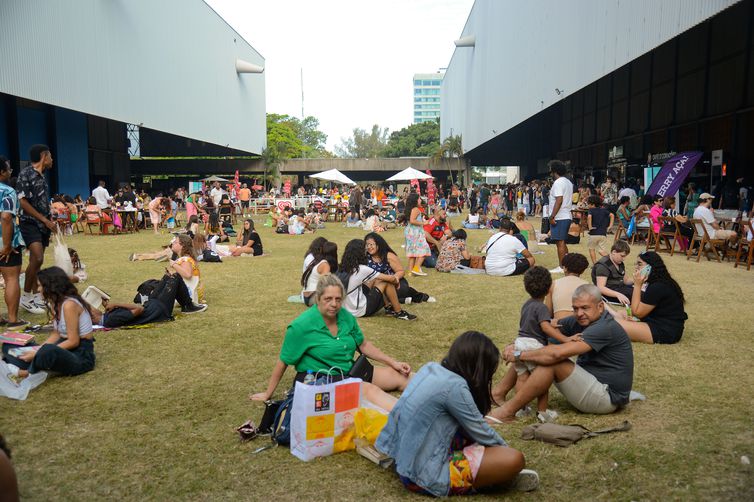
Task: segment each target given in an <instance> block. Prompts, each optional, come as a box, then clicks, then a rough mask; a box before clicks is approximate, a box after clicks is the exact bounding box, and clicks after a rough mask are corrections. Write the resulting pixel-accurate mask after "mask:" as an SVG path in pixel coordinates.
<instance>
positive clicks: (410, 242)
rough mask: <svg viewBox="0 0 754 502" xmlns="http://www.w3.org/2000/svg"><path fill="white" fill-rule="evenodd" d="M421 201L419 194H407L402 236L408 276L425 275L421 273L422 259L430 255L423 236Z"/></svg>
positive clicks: (425, 238)
mask: <svg viewBox="0 0 754 502" xmlns="http://www.w3.org/2000/svg"><path fill="white" fill-rule="evenodd" d="M421 207H422V200H421V197H419V194H415V193H412V194H409V196H408V198H406V210H405V211H404V218H405V222H406V229H405V230H404V231H403V235H404V236H405V238H406V256H407V257H408V273H409V275H419V276H424V275H427V274H426V272H423V271H422V262H423V261H424V258H425V257H427V256H429V255H430V251H429V244H427V237H426V236H425V235H424V223H425V221H424V214H423V213H422V211H421Z"/></svg>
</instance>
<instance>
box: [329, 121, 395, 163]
mask: <svg viewBox="0 0 754 502" xmlns="http://www.w3.org/2000/svg"><path fill="white" fill-rule="evenodd" d="M387 138H388V129H387V128H381V127H380V126H379V125H377V124H374V125H373V126H372V131H371V132H367V131H366V130H364V129H360V128H358V127H357V128H355V129H354V130H353V136H352V137H350V138H341V143H340V145H339V146H336V147H335V153H336V154H337V155H338V156H339V157H345V158H355V159H373V158H376V157H381V156H383V155H384V151H385V147H386V146H387Z"/></svg>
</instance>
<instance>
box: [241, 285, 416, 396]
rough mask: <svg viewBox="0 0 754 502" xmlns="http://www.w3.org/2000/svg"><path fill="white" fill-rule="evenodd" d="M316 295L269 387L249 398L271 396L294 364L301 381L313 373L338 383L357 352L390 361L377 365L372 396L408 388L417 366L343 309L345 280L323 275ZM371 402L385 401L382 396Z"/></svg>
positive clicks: (288, 339)
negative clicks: (381, 345) (387, 349)
mask: <svg viewBox="0 0 754 502" xmlns="http://www.w3.org/2000/svg"><path fill="white" fill-rule="evenodd" d="M314 295H315V299H314V305H312V306H311V307H309V308H308V309H307V310H306V311H304V313H303V314H301V315H300V316H298V317H297V318H296V319H294V320H293V322H291V324H290V325H289V326H288V329H287V330H286V332H285V338H284V339H283V346H282V347H281V349H280V357H279V359H278V360H277V362H276V363H275V366H274V368H273V370H272V375H271V376H270V381H269V384H268V385H267V390H265V391H264V392H258V393H255V394H252V395H250V396H249V398H250V399H251V400H252V401H267V400H268V399H270V396H272V394H273V393H274V392H275V389H276V388H277V386H278V383H280V380H281V379H282V378H283V374H284V373H285V370H286V369H287V368H288V366H295V368H296V371H297V374H296V380H297V381H300V382H302V381H303V380H304V378H305V377H306V375H307V372H308V371H312V372H314V373H315V375H316V374H319V375H331V377H332V378H333V379H334V380H335V381H338V380H340V379H341V375H342V376H345V377H347V376H348V374H349V372H350V371H351V368H352V366H353V365H354V354H355V353H356V351H357V350H358V351H359V352H360V353H361V354H363V355H364V356H366V357H368V358H369V359H371V360H374V361H379V362H381V363H383V364H384V366H375V367H374V371H373V374H372V377H371V383H372V384H374V385H373V386H370V385H366V384H365V395H369V393H370V390H371V389H372V387H375V388H376V390H377V391H379V389H382V390H383V391H387V392H390V391H393V390H403V389H405V388H406V385H407V384H408V378H409V376H410V374H411V366H409V365H408V364H406V363H404V362H399V361H396V360H395V359H393V358H392V357H390V356H388V355H386V354H385V353H383V352H382V351H381V350H380V349H378V348H377V347H376V346H375V345H374V344H372V343H371V342H369V341H367V340H366V338H365V337H364V334H363V333H362V332H361V328H359V325H358V323H357V321H356V317H354V316H353V314H351V313H350V312H348V311H347V310H346V309H344V308H342V307H343V300H344V296H345V290H344V288H343V283H342V282H340V279H338V277H337V276H336V275H335V274H326V275H323V276H321V277H320V278H319V281H318V282H317V289H316V291H315V292H314ZM341 372H342V373H341ZM365 380H367V379H365ZM388 397H389V396H388ZM370 401H372V402H375V403H376V404H378V405H380V402H379V400H373V399H370Z"/></svg>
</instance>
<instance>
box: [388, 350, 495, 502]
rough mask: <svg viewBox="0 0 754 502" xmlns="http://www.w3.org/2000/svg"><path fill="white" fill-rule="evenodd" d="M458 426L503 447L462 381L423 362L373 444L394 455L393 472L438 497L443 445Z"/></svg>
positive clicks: (445, 481) (442, 490) (443, 487)
mask: <svg viewBox="0 0 754 502" xmlns="http://www.w3.org/2000/svg"><path fill="white" fill-rule="evenodd" d="M459 428H462V429H463V430H464V431H465V433H466V435H467V436H468V437H469V438H470V439H471V440H473V441H476V442H477V443H479V444H481V445H484V446H494V445H503V446H505V445H506V443H505V441H504V440H503V439H502V438H501V437H500V436H499V435H498V434H497V433H496V432H495V431H494V430H492V428H491V427H490V426H489V425H487V423H486V422H485V421H484V417H483V416H482V414H481V413H479V409H478V408H477V406H476V403H474V398H473V397H472V395H471V391H470V390H469V386H468V384H467V383H466V380H464V379H463V377H461V376H460V375H458V374H456V373H453V372H452V371H450V370H448V369H446V368H444V367H443V366H441V365H440V364H438V363H428V364H426V365H424V366H423V367H422V368H421V369H420V370H419V372H418V373H417V374H416V375H415V376H414V378H412V379H411V381H410V382H409V384H408V387H406V390H405V391H404V392H403V395H402V396H401V398H400V399H399V400H398V402H397V403H396V405H395V407H394V408H393V411H391V412H390V415H389V416H388V420H387V425H385V428H384V429H382V432H381V433H380V435H379V437H378V438H377V442H376V443H375V446H376V447H377V449H378V450H380V451H381V452H383V453H385V454H386V455H388V456H390V457H392V458H393V459H395V468H396V470H397V471H398V474H400V475H401V476H405V477H407V478H409V479H411V480H412V481H413V482H414V483H416V484H417V485H419V486H421V487H422V488H424V489H426V490H427V491H429V492H430V493H432V494H433V495H435V496H438V497H443V496H446V495H447V494H448V492H449V491H450V471H449V470H448V460H449V457H448V449H449V448H450V442H451V440H452V439H453V435H454V434H455V433H456V431H457V430H458V429H459Z"/></svg>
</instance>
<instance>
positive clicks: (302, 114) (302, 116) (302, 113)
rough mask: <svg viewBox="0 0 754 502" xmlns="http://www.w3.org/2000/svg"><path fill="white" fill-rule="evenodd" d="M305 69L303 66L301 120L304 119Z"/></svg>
mask: <svg viewBox="0 0 754 502" xmlns="http://www.w3.org/2000/svg"><path fill="white" fill-rule="evenodd" d="M304 117H305V115H304V69H303V68H301V120H304Z"/></svg>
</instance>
